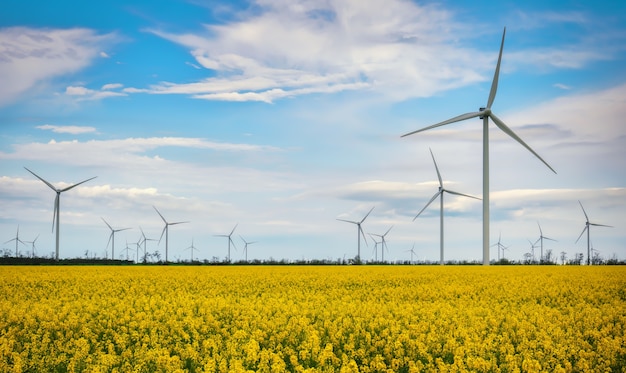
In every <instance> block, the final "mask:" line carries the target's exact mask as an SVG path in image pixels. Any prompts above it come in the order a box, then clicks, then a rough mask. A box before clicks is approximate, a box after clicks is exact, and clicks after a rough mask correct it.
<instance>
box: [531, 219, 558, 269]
mask: <svg viewBox="0 0 626 373" xmlns="http://www.w3.org/2000/svg"><path fill="white" fill-rule="evenodd" d="M537 226H538V227H539V238H538V239H537V241H535V243H537V242H541V256H540V257H539V263H541V262H543V240H544V239H546V240H550V241H554V242H556V240H553V239H552V238H550V237H546V236H544V235H543V231H542V230H541V225H540V224H539V222H537Z"/></svg>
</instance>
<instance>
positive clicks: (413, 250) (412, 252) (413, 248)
mask: <svg viewBox="0 0 626 373" xmlns="http://www.w3.org/2000/svg"><path fill="white" fill-rule="evenodd" d="M405 251H407V252H410V253H411V264H413V255H417V254H415V243H414V244H413V247H411V250H405Z"/></svg>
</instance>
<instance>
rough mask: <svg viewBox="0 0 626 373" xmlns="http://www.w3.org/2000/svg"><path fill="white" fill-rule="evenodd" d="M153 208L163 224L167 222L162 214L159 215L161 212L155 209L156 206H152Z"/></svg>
mask: <svg viewBox="0 0 626 373" xmlns="http://www.w3.org/2000/svg"><path fill="white" fill-rule="evenodd" d="M152 207H153V208H154V211H156V212H157V214H159V216H160V217H161V219H163V221H164V222H165V224H167V220H165V218H164V217H163V215H161V213H160V212H159V210H157V208H156V207H154V206H152Z"/></svg>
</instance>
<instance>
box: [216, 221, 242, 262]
mask: <svg viewBox="0 0 626 373" xmlns="http://www.w3.org/2000/svg"><path fill="white" fill-rule="evenodd" d="M238 225H239V223H237V224H235V226H234V227H233V230H232V231H230V234H216V235H215V237H228V262H229V263H230V244H233V247H234V248H235V250H236V249H237V246H235V241H233V237H232V236H233V233H235V229H237V226H238Z"/></svg>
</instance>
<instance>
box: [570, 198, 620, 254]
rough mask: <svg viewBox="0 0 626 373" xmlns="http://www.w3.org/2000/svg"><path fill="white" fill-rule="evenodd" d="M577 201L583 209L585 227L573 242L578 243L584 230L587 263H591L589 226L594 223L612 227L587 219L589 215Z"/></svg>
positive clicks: (599, 225) (597, 225)
mask: <svg viewBox="0 0 626 373" xmlns="http://www.w3.org/2000/svg"><path fill="white" fill-rule="evenodd" d="M578 203H579V204H580V208H581V209H583V214H585V228H583V231H582V232H580V236H578V238H577V239H576V242H575V243H578V240H580V237H582V236H583V234H584V233H585V231H587V265H590V264H591V240H590V238H589V232H590V231H591V226H592V225H594V226H596V227H609V228H613V227H612V226H610V225H604V224H597V223H591V222H590V221H589V217H588V216H587V212H586V211H585V208H584V207H583V204H582V203H581V202H580V201H578Z"/></svg>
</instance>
